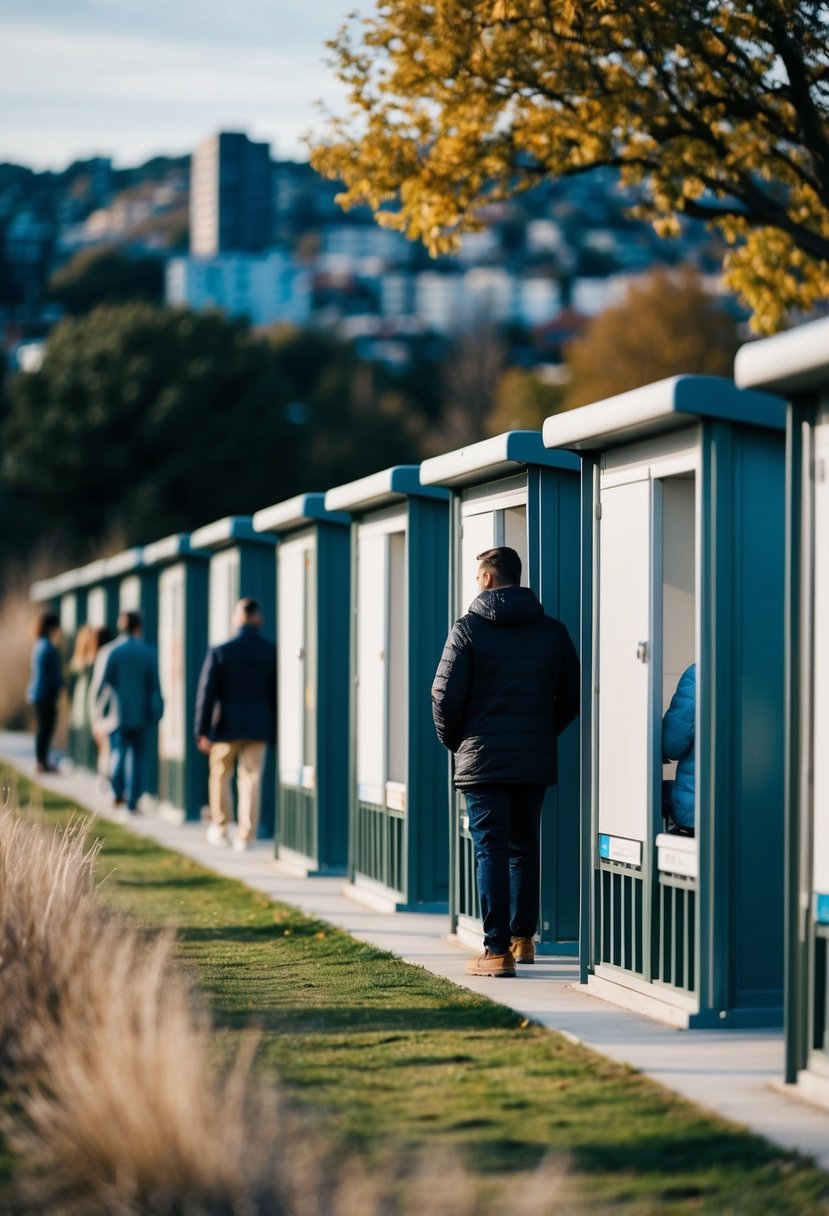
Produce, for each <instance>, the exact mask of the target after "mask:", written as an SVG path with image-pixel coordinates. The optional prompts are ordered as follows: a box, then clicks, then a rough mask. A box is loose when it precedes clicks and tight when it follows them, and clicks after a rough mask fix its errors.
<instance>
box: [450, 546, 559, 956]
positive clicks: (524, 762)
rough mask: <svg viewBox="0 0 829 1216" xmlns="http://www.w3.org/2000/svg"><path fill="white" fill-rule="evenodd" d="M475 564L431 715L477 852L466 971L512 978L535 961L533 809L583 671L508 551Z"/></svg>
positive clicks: (537, 812) (551, 781)
mask: <svg viewBox="0 0 829 1216" xmlns="http://www.w3.org/2000/svg"><path fill="white" fill-rule="evenodd" d="M477 561H478V562H479V563H480V564H479V567H478V574H477V582H478V586H479V588H480V594H479V595H478V596H477V597H476V599H475V600H473V602H472V604H471V605H470V607H469V611H468V612H467V613H466V615H465V616H462V617H461V618H460V619H459V620H458V621H456V622H455V624H454V626H453V628H452V631H451V632H450V634H449V637H448V638H447V641H446V645H445V647H444V650H443V655H442V657H441V660H440V664H439V665H438V669H437V674H436V675H435V679H434V683H433V685H432V713H433V716H434V720H435V727H436V729H437V733H438V738H439V739H440V741H441V743H442V744H443V745H444V747H446V748H448V749H449V751H451V752H453V753H454V757H455V775H454V780H455V785H456V786H457V788H458V789H460V790H462V791H463V793H464V796H465V798H466V809H467V814H468V817H469V831H470V833H471V835H472V840H473V843H474V846H475V861H476V874H477V881H478V895H479V897H480V901H481V913H482V917H483V927H484V952H483V954H482V955H481V956H480V958H477V959H475V960H474V961H473V962H470V963H469V964H468V965H467V968H466V970H467V971H468V972H469V973H470V974H471V975H491V976H513V975H515V964H516V962H519V963H532V962H534V960H535V953H534V947H533V936H534V934H535V932H536V929H537V927H538V904H539V829H540V818H541V804H542V802H543V801H544V795H545V792H546V789H547V786H550V785H555V783H556V780H557V748H556V740H557V738H558V736H559V735H560V734H561V732H562V731H563V730H564V728H565V727H566V726H568V725H569V724H570V723H571V722H572V721H573V719H574V718H575V717H576V716H577V714H578V711H579V661H578V656H577V654H576V649H575V647H574V645H573V643H572V641H571V639H570V635H569V634H568V632H567V630H566V628H565V627H564V625H562V623H561V621H557V620H555V619H554V618H553V617H549V616H546V615H545V613H544V609H543V608H542V606H541V604H540V603H539V601H538V599H537V598H536V596H535V594H534V593H533V592H532V591H531V590H530V589H529V588H528V587H521V586H520V585H519V584H520V582H521V558H520V557H519V556H518V554H517V553H516V552H515V550H514V549H509V548H505V547H500V548H497V549H487V550H486V552H484V553H479V554H478V557H477Z"/></svg>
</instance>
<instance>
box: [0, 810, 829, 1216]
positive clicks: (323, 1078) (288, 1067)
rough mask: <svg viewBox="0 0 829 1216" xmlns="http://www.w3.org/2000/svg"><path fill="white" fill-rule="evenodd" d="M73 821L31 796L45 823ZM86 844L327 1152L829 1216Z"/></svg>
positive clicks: (349, 956)
mask: <svg viewBox="0 0 829 1216" xmlns="http://www.w3.org/2000/svg"><path fill="white" fill-rule="evenodd" d="M21 793H22V798H23V801H24V803H25V799H26V792H25V786H24V787H23V789H22V791H21ZM71 810H72V808H70V807H68V806H66V805H65V803H63V802H61V800H60V799H58V798H56V797H54V796H52V795H49V794H46V795H45V796H44V813H45V815H46V816H47V818H48V819H49V820H52V821H54V820H55V819H57V818H59V817H60V818H64V817H67V816H68V815H69V814H71ZM95 834H96V835H100V836H102V837H103V839H104V847H103V849H102V852H101V855H100V862H99V866H100V873H101V876H102V877H103V876H104V875H106V881H105V882H104V884H103V886H102V889H101V894H102V898H105V899H107V900H109V901H111V902H112V903H113V904H115V905H116V906H117V907H118V908H120V909H121V910H122V911H123V912H125V913H127V914H128V915H129V916H130V917H131V918H133V919H134V920H136V921H138V922H140V923H141V924H142V925H144V926H146V927H148V928H149V929H157V928H161V927H167V926H174V927H175V928H176V930H177V932H178V935H179V939H180V955H181V958H182V960H183V964H184V966H185V967H186V968H187V969H188V970H190V971H191V973H192V974H194V975H195V977H196V978H197V981H198V984H199V986H200V987H201V989H202V991H203V992H204V993H205V994H206V996H207V999H208V1000H209V1002H210V1004H211V1006H212V1008H213V1011H214V1017H215V1022H216V1025H217V1028H218V1031H219V1033H217V1035H216V1052H217V1057H219V1058H227V1056H228V1055H229V1054H230V1053H231V1052H232V1051H234V1050H235V1047H236V1045H237V1042H238V1035H239V1034H240V1033H241V1032H242V1031H244V1030H245V1029H246V1028H249V1027H250V1026H251V1025H255V1026H256V1027H258V1028H260V1030H261V1035H262V1038H261V1047H260V1051H259V1057H258V1066H259V1068H260V1069H261V1070H262V1071H263V1072H264V1073H268V1074H277V1075H278V1076H279V1077H280V1079H281V1082H282V1085H283V1088H284V1089H285V1091H286V1092H287V1093H288V1094H289V1095H290V1097H291V1098H292V1099H293V1100H294V1101H295V1102H296V1104H297V1105H298V1106H300V1107H301V1108H302V1109H304V1110H306V1111H311V1112H313V1115H314V1117H315V1118H316V1119H317V1120H318V1121H319V1122H320V1124H321V1126H322V1127H323V1128H324V1129H325V1130H326V1132H327V1134H329V1135H330V1136H331V1137H332V1138H333V1139H334V1140H335V1141H337V1142H339V1143H342V1144H344V1145H346V1146H348V1147H353V1148H355V1149H356V1150H357V1151H359V1152H361V1153H365V1154H368V1155H370V1157H371V1156H374V1155H380V1156H382V1155H383V1154H388V1153H391V1152H394V1153H400V1152H410V1151H413V1150H422V1149H424V1148H425V1149H427V1150H428V1149H429V1148H430V1147H431V1146H436V1145H440V1146H445V1145H452V1146H455V1147H456V1148H457V1150H458V1151H459V1152H460V1153H461V1155H462V1156H463V1158H464V1159H465V1161H466V1162H467V1163H468V1164H469V1165H470V1166H471V1168H473V1169H474V1170H475V1171H476V1172H479V1173H483V1174H486V1173H493V1174H498V1175H504V1174H505V1173H506V1174H512V1173H513V1172H516V1173H520V1172H522V1171H525V1170H527V1169H529V1168H531V1167H533V1166H534V1165H536V1164H537V1163H538V1162H539V1161H541V1160H542V1159H543V1158H544V1157H545V1156H547V1155H548V1154H551V1153H552V1154H553V1155H560V1156H561V1158H562V1160H564V1161H566V1163H567V1166H568V1169H569V1171H570V1174H571V1177H572V1178H573V1182H574V1186H575V1187H576V1188H577V1190H578V1191H579V1192H581V1194H582V1195H583V1196H584V1198H585V1200H586V1202H587V1203H589V1204H590V1205H591V1206H593V1205H597V1206H599V1207H601V1209H602V1210H612V1211H617V1210H621V1211H627V1212H631V1213H657V1212H658V1213H663V1212H664V1213H680V1212H705V1213H709V1212H722V1213H726V1212H727V1213H746V1214H751V1216H755V1214H757V1216H759V1214H763V1213H769V1216H771V1214H772V1213H773V1214H774V1216H783V1214H786V1213H792V1214H794V1213H798V1214H808V1213H818V1212H821V1213H829V1178H828V1177H827V1175H825V1174H823V1173H822V1172H820V1171H818V1170H816V1169H814V1168H813V1167H810V1166H809V1164H808V1163H806V1162H804V1161H803V1160H801V1159H799V1158H797V1157H795V1156H793V1155H791V1154H787V1153H785V1152H783V1151H782V1150H778V1149H776V1148H774V1147H772V1146H770V1145H768V1144H766V1143H765V1142H764V1141H762V1140H760V1139H758V1138H756V1137H753V1136H750V1135H748V1134H746V1133H744V1132H742V1131H740V1130H738V1129H736V1128H734V1127H732V1126H731V1125H729V1124H726V1123H724V1122H722V1121H720V1120H718V1119H716V1118H712V1117H709V1116H708V1115H705V1114H703V1113H701V1112H700V1111H699V1110H697V1109H696V1108H695V1107H693V1106H691V1105H689V1104H688V1103H686V1102H684V1101H682V1100H681V1099H679V1098H676V1097H674V1096H672V1095H671V1094H669V1093H668V1092H667V1091H665V1090H663V1089H661V1088H659V1087H658V1086H657V1085H654V1084H652V1083H651V1082H648V1081H647V1080H645V1079H644V1078H643V1077H641V1076H639V1075H638V1074H637V1073H635V1072H633V1071H632V1070H630V1069H626V1068H623V1067H620V1066H618V1065H615V1064H612V1063H609V1062H608V1061H606V1060H604V1059H602V1058H601V1057H599V1056H596V1055H594V1054H592V1053H591V1052H589V1051H587V1050H585V1049H583V1048H580V1047H578V1046H574V1045H573V1044H571V1043H569V1042H567V1041H566V1040H564V1039H562V1038H560V1037H558V1036H557V1035H554V1034H552V1033H550V1032H549V1031H546V1030H544V1029H542V1028H540V1027H538V1026H535V1025H533V1024H528V1023H527V1022H526V1021H525V1020H522V1019H521V1018H519V1017H518V1016H517V1015H515V1014H513V1013H512V1012H510V1011H509V1010H507V1009H505V1008H503V1007H502V1006H500V1005H497V1004H495V1003H493V1002H492V1001H490V1000H488V999H487V998H486V997H485V996H483V995H481V996H479V995H478V994H477V993H468V992H466V991H464V990H462V989H459V988H456V987H454V986H453V985H452V984H450V983H448V982H447V981H445V980H442V979H440V978H437V977H435V976H432V975H430V974H428V973H427V972H425V971H423V970H421V969H420V968H417V967H412V966H409V965H407V964H405V963H402V962H400V961H399V960H397V959H395V958H393V957H392V956H390V955H387V954H385V953H383V952H381V951H379V950H377V949H375V948H373V947H371V946H366V945H361V944H360V943H358V942H355V941H354V940H352V939H351V938H349V937H347V936H346V935H345V934H343V933H341V932H339V931H337V930H334V929H331V928H330V927H329V926H326V925H323V924H320V923H318V922H314V921H310V920H308V919H307V918H305V917H303V916H301V915H300V914H299V913H297V912H295V911H294V910H292V909H291V908H288V907H285V906H283V905H279V904H273V903H271V902H270V901H269V900H268V899H266V898H265V897H263V896H262V895H259V894H257V893H255V892H252V891H250V890H248V889H247V888H245V887H244V886H242V885H241V884H240V883H237V882H232V881H229V880H227V879H223V878H220V877H218V876H217V875H215V874H212V873H210V872H209V871H206V870H204V869H202V868H201V867H200V866H198V865H197V864H196V863H195V862H193V861H190V860H188V859H187V858H184V857H181V856H179V855H178V854H175V853H171V852H169V851H167V850H165V849H163V848H160V847H159V846H157V845H155V844H154V843H153V842H151V841H149V840H145V839H142V838H139V837H136V836H134V835H132V834H131V833H130V832H129V831H127V830H126V829H124V828H122V827H120V826H117V825H112V824H109V823H105V822H100V823H99V824H98V825H96V829H95ZM0 1169H2V1159H1V1158H0Z"/></svg>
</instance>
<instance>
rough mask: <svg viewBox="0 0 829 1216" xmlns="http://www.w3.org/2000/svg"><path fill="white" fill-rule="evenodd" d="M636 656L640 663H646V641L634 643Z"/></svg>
mask: <svg viewBox="0 0 829 1216" xmlns="http://www.w3.org/2000/svg"><path fill="white" fill-rule="evenodd" d="M636 657H637V659H638V660H639V662H640V663H647V661H648V643H647V642H637V643H636Z"/></svg>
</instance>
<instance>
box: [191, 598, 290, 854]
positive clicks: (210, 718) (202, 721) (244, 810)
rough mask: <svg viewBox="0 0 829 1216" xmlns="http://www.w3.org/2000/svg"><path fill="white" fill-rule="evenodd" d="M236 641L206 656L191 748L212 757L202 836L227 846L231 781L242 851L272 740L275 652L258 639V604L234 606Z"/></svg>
mask: <svg viewBox="0 0 829 1216" xmlns="http://www.w3.org/2000/svg"><path fill="white" fill-rule="evenodd" d="M233 624H234V626H235V627H236V628H237V629H238V633H237V634H236V636H235V637H233V638H231V640H230V641H229V642H225V643H224V645H223V646H216V647H214V648H213V649H212V650H209V651H208V652H207V656H206V658H205V660H204V665H203V666H202V670H201V675H200V677H199V688H198V694H197V697H196V745H197V746H198V748H199V751H202V752H204V753H205V755H206V756H209V758H210V778H209V783H208V789H209V800H210V819H211V824H210V827H209V828H208V829H207V839H208V841H209V842H210V843H211V844H213V845H217V846H218V847H222V846H226V845H227V844H229V837H228V825H229V824H230V822H231V820H232V814H231V807H230V781H231V778H232V776H233V773H234V771H235V773H236V785H237V790H238V794H239V804H238V807H237V820H238V830H237V832H236V835H235V837H234V839H233V847H234V848H235V849H238V850H240V851H241V850H243V849H247V848H249V847H250V845H251V844H252V842H253V840H254V839H255V837H256V829H257V826H258V823H259V803H260V797H261V781H262V766H263V764H264V762H265V750H266V748H267V745H268V744H269V743H273V742H274V740H275V739H276V647H275V646H274V644H273V642H269V641H268V640H267V639H266V638H263V637H262V635H261V633H260V630H261V628H262V624H263V619H262V613H261V610H260V607H259V603H258V602H257V601H256V600H254V599H242V600H240V601H239V603H238V604H237V605H236V609H235V611H234V614H233Z"/></svg>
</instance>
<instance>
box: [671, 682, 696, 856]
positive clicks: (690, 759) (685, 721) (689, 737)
mask: <svg viewBox="0 0 829 1216" xmlns="http://www.w3.org/2000/svg"><path fill="white" fill-rule="evenodd" d="M696 716H697V665H696V663H692V664H691V666H690V667H688V668H686V670H685V671H684V672H683V673H682V675H681V676H680V677H679V683H678V684H677V686H676V691H675V692H674V695H673V696H672V697H671V703H670V705H669V706H668V708H667V710H666V711H665V716H664V718H663V719H662V762H663V764H669V763H670V762H671V761H672V760H676V762H677V763H676V773H675V774H674V780H673V781H663V783H662V809H663V811H664V813H665V816H666V818H668V819H670V820H672V821H673V824H674V825H675V826H674V827H673V828H669V829H668V830H669V831H674V832H675V833H676V834H678V835H681V836H693V834H694V803H695V800H696V784H697V761H696V751H695V748H694V732H695V726H696Z"/></svg>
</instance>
